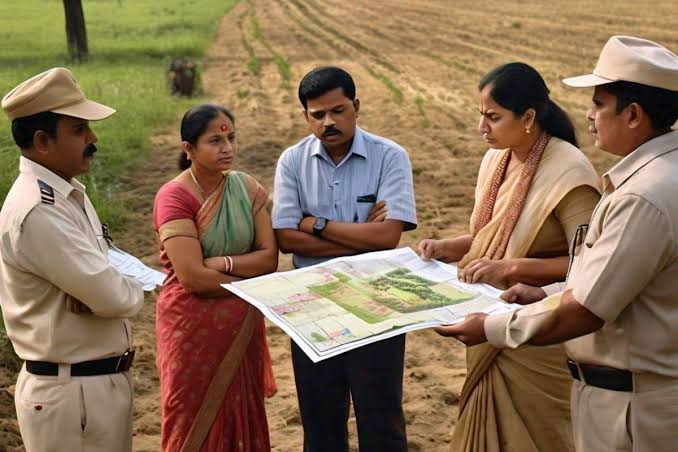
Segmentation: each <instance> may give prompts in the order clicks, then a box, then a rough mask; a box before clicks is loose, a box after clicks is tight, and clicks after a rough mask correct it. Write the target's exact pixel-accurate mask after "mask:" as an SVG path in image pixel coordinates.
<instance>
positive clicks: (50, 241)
mask: <svg viewBox="0 0 678 452" xmlns="http://www.w3.org/2000/svg"><path fill="white" fill-rule="evenodd" d="M2 108H3V110H4V111H5V113H6V114H7V116H8V117H9V118H10V119H11V120H12V134H13V137H14V140H15V142H16V143H17V145H18V146H19V148H20V149H21V157H20V163H19V169H20V174H19V176H18V177H17V179H16V181H15V182H14V185H13V186H12V188H11V190H10V191H9V193H8V195H7V199H6V200H5V203H4V205H3V206H2V211H0V306H1V307H2V314H3V317H4V320H5V325H6V327H7V334H8V336H9V338H10V340H11V341H12V345H13V346H14V350H15V351H16V353H17V355H19V357H20V358H22V359H23V360H25V361H26V362H25V364H24V366H23V367H22V369H21V373H20V374H19V378H18V381H17V385H16V392H15V404H16V410H17V417H18V420H19V427H20V429H21V435H22V437H23V440H24V444H25V446H26V450H27V451H28V452H31V451H39V452H43V451H69V452H71V451H88V452H89V451H130V450H131V449H132V380H131V376H130V374H129V372H128V369H129V367H130V365H131V362H132V358H133V352H130V350H131V347H132V325H131V323H130V321H129V320H128V318H129V317H132V316H134V315H135V314H137V313H138V312H139V310H140V309H141V306H142V302H143V291H142V288H141V285H140V284H138V283H137V282H135V281H133V280H130V279H127V278H126V277H124V276H122V275H121V274H120V273H118V271H117V270H116V269H115V268H114V267H113V266H111V265H110V264H109V263H108V261H107V258H106V253H107V251H108V244H107V241H106V238H107V234H106V233H105V231H104V230H103V229H102V225H101V223H100V222H99V218H98V217H97V214H96V212H95V211H94V208H93V206H92V204H91V202H90V200H89V198H88V197H87V194H86V193H85V187H84V186H83V185H82V184H81V183H80V182H78V181H77V180H75V179H73V177H74V176H77V175H79V174H82V173H84V172H86V171H87V170H88V169H89V165H90V162H91V161H92V154H93V153H94V152H96V147H95V146H94V143H95V142H96V141H97V138H96V136H95V135H94V132H92V130H91V129H90V128H89V120H99V119H104V118H106V117H108V116H110V115H112V114H113V113H114V112H115V110H113V109H111V108H109V107H106V106H104V105H100V104H97V103H95V102H92V101H89V100H87V99H86V98H85V96H84V94H83V92H82V91H81V90H80V88H79V87H78V84H77V82H76V81H75V79H74V77H73V75H72V74H71V72H70V71H68V70H67V69H63V68H56V69H51V70H49V71H47V72H44V73H42V74H39V75H37V76H35V77H33V78H31V79H29V80H27V81H25V82H23V83H21V84H20V85H19V86H17V87H16V88H14V89H13V90H12V91H10V92H9V93H8V94H7V95H6V96H5V97H4V98H3V99H2Z"/></svg>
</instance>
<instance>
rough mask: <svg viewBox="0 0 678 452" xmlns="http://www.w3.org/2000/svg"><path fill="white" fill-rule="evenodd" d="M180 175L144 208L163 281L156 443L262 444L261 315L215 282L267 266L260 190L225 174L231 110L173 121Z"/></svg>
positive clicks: (209, 109) (213, 448)
mask: <svg viewBox="0 0 678 452" xmlns="http://www.w3.org/2000/svg"><path fill="white" fill-rule="evenodd" d="M181 138H182V141H183V142H182V148H183V154H182V159H181V162H180V167H181V168H182V169H184V170H185V171H183V172H182V173H181V174H179V176H177V177H176V178H174V179H173V180H171V181H170V182H168V183H166V184H165V185H164V186H163V187H162V188H161V189H160V190H159V191H158V194H157V195H156V199H155V205H154V209H153V217H154V223H155V230H156V231H157V234H158V242H159V246H160V259H161V262H162V264H163V266H164V267H165V269H166V271H167V279H166V280H165V284H164V285H163V287H162V289H161V290H160V296H159V297H158V300H157V306H156V314H157V319H156V329H157V332H156V333H157V366H158V371H159V373H160V395H161V399H162V449H163V451H181V452H194V451H195V452H197V451H209V452H227V451H252V452H259V451H269V450H270V442H269V436H268V425H267V422H266V412H265V407H264V397H270V396H272V395H273V394H274V393H275V391H276V386H275V381H274V379H273V372H272V369H271V359H270V356H269V353H268V346H267V342H266V330H265V325H264V320H263V317H262V316H261V314H260V313H259V312H258V311H257V310H256V309H255V308H253V307H252V306H251V305H249V304H248V303H246V302H245V301H243V300H241V299H240V298H238V297H236V296H235V295H232V294H231V293H229V292H227V291H226V290H225V289H223V288H222V287H221V284H224V283H230V282H232V281H236V280H238V279H242V278H250V277H254V276H259V275H263V274H266V273H270V272H273V271H275V270H276V267H277V265H278V247H277V244H276V241H275V237H274V235H273V231H272V229H271V219H270V216H269V214H268V212H267V211H266V208H265V204H266V200H267V194H266V191H265V190H264V188H263V187H262V186H261V185H259V184H258V183H257V182H256V181H255V180H254V179H253V178H251V177H250V176H248V175H246V174H244V173H241V172H237V171H232V170H231V167H232V162H233V158H234V155H235V151H236V140H235V126H234V119H233V115H232V114H231V113H230V112H228V111H227V110H226V109H224V108H223V107H219V106H216V105H211V104H205V105H200V106H198V107H195V108H192V109H191V110H189V111H188V112H187V113H186V115H184V118H183V120H182V123H181Z"/></svg>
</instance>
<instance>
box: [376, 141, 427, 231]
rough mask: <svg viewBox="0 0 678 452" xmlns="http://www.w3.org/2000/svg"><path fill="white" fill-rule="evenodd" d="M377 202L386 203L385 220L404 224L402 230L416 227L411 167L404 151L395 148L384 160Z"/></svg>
mask: <svg viewBox="0 0 678 452" xmlns="http://www.w3.org/2000/svg"><path fill="white" fill-rule="evenodd" d="M377 199H378V200H379V201H382V200H383V201H386V209H387V213H386V218H387V219H390V220H399V221H402V222H403V223H404V230H405V231H410V230H412V229H416V227H417V209H416V205H415V201H414V186H413V183H412V165H411V164H410V158H409V157H408V155H407V152H405V150H403V149H400V148H396V149H393V150H390V151H389V152H387V154H386V157H385V158H384V163H383V168H382V173H381V179H380V182H379V191H378V193H377Z"/></svg>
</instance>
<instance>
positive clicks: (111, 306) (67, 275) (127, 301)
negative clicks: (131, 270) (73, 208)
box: [17, 206, 144, 317]
mask: <svg viewBox="0 0 678 452" xmlns="http://www.w3.org/2000/svg"><path fill="white" fill-rule="evenodd" d="M17 251H18V255H19V256H20V257H21V263H22V266H24V267H26V268H27V269H28V270H29V271H31V272H32V273H34V274H36V275H38V276H40V277H41V278H44V279H45V280H47V281H49V282H50V283H52V284H53V285H55V286H56V287H59V288H60V289H61V290H63V291H64V292H65V293H67V294H69V295H70V296H72V297H74V298H76V299H77V300H79V301H80V302H82V303H84V304H85V305H87V307H89V308H90V309H91V310H92V312H93V313H94V314H95V315H98V316H100V317H132V316H134V315H136V314H137V313H138V312H139V310H140V309H141V307H142V304H143V300H144V292H143V290H142V288H141V285H140V284H139V283H138V282H136V281H134V280H132V279H129V278H127V277H125V276H123V275H121V274H120V273H119V272H118V271H117V270H116V269H115V267H113V266H112V265H111V264H109V262H108V259H107V257H106V256H105V255H104V254H103V253H102V252H101V251H100V250H99V249H97V248H94V247H93V246H92V244H91V243H90V242H89V241H88V240H87V237H86V236H85V234H83V233H82V231H81V230H79V229H78V228H77V226H76V225H75V224H74V223H73V222H71V221H68V219H66V218H61V217H59V216H58V215H55V214H54V213H52V212H48V211H47V210H46V209H44V208H43V207H42V206H36V207H35V208H34V209H33V210H32V211H31V212H30V213H29V214H28V216H27V217H26V219H25V220H24V222H23V226H22V231H21V233H20V236H19V238H18V246H17Z"/></svg>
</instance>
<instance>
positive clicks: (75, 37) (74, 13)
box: [64, 0, 89, 61]
mask: <svg viewBox="0 0 678 452" xmlns="http://www.w3.org/2000/svg"><path fill="white" fill-rule="evenodd" d="M64 11H65V12H66V39H67V41H68V54H69V55H70V56H71V58H72V59H73V60H76V61H82V60H86V59H87V56H88V55H89V49H88V48H87V29H86V27H85V14H84V13H83V11H82V0H64Z"/></svg>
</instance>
